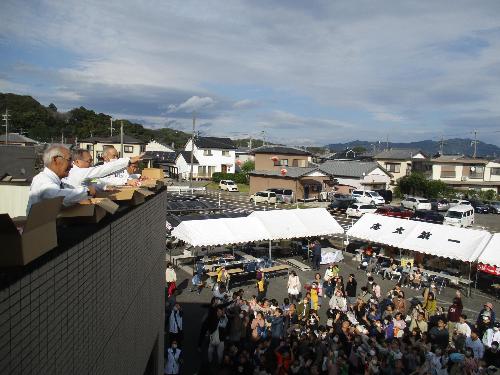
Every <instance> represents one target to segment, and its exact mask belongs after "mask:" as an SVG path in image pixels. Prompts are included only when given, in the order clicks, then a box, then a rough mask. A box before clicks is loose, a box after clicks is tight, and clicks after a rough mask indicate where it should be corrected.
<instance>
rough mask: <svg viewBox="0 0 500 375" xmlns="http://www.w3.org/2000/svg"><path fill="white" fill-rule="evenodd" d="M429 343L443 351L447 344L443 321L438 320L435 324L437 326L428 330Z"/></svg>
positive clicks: (446, 331) (446, 330)
mask: <svg viewBox="0 0 500 375" xmlns="http://www.w3.org/2000/svg"><path fill="white" fill-rule="evenodd" d="M429 342H430V343H431V344H432V345H435V346H438V347H440V348H441V349H443V350H445V349H446V348H447V347H448V344H449V342H450V341H449V333H448V329H447V328H446V322H445V321H444V319H442V318H440V319H439V320H438V322H437V326H435V327H432V328H431V329H430V330H429Z"/></svg>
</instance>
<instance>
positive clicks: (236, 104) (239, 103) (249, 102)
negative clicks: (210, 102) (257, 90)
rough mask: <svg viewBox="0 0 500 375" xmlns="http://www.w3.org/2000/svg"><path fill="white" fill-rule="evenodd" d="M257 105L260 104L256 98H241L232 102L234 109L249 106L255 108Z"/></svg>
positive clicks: (247, 107)
mask: <svg viewBox="0 0 500 375" xmlns="http://www.w3.org/2000/svg"><path fill="white" fill-rule="evenodd" d="M259 105H260V102H259V101H258V100H252V99H243V100H238V101H237V102H234V103H233V108H234V109H249V108H256V107H258V106H259Z"/></svg>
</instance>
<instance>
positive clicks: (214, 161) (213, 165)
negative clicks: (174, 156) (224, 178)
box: [178, 137, 237, 179]
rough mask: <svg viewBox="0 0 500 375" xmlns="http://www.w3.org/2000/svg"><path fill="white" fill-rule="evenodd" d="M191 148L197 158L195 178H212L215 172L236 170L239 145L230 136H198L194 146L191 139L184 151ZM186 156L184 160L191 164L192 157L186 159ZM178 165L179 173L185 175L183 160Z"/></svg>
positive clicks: (194, 171)
mask: <svg viewBox="0 0 500 375" xmlns="http://www.w3.org/2000/svg"><path fill="white" fill-rule="evenodd" d="M191 149H193V156H194V158H195V159H196V160H197V163H196V168H194V170H193V178H194V179H210V178H212V174H213V173H214V172H222V173H234V172H235V163H236V153H235V151H236V149H237V147H236V145H235V144H234V143H233V141H232V140H231V139H230V138H217V137H198V138H195V139H194V146H193V143H192V139H190V140H188V141H187V143H186V145H185V146H184V151H188V152H191ZM184 156H186V155H183V159H184V161H185V162H187V163H188V164H189V163H190V157H189V158H188V159H185V158H184ZM178 167H179V174H180V175H182V176H184V173H183V170H184V165H183V161H182V160H180V161H179V164H178ZM183 178H184V177H183Z"/></svg>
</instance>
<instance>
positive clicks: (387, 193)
mask: <svg viewBox="0 0 500 375" xmlns="http://www.w3.org/2000/svg"><path fill="white" fill-rule="evenodd" d="M375 191H376V192H377V193H379V194H380V195H381V196H382V198H384V199H385V203H386V204H389V203H391V202H392V191H390V190H386V189H380V190H375Z"/></svg>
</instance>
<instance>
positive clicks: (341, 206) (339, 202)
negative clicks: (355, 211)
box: [328, 195, 356, 212]
mask: <svg viewBox="0 0 500 375" xmlns="http://www.w3.org/2000/svg"><path fill="white" fill-rule="evenodd" d="M348 197H349V199H334V200H333V201H332V203H330V204H329V205H328V208H329V209H330V210H332V211H340V212H345V211H346V210H347V208H348V207H349V206H350V205H351V204H353V203H355V202H356V200H355V199H353V198H351V196H350V195H349V196H348Z"/></svg>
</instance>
